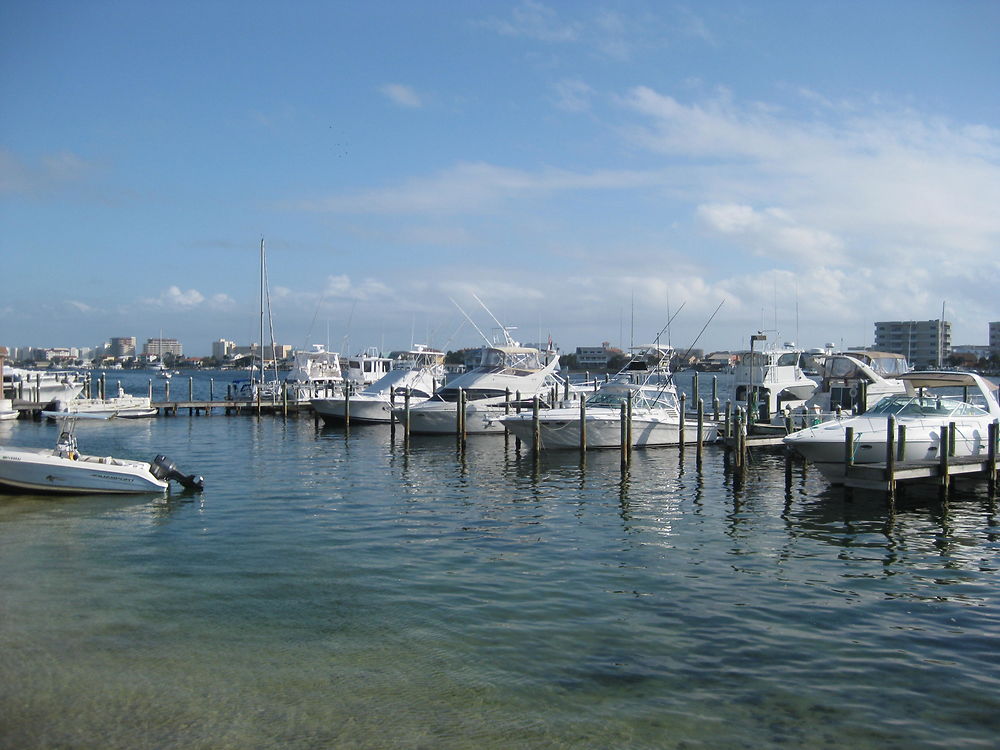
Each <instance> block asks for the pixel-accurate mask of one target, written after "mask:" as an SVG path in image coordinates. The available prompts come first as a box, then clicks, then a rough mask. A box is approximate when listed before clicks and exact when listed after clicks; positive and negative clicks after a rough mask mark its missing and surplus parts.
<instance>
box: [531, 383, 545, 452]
mask: <svg viewBox="0 0 1000 750" xmlns="http://www.w3.org/2000/svg"><path fill="white" fill-rule="evenodd" d="M538 412H539V409H538V394H537V393H536V394H535V398H534V399H533V401H532V403H531V450H533V451H534V452H535V456H537V455H538V450H539V448H541V446H542V432H541V424H540V423H539V414H538Z"/></svg>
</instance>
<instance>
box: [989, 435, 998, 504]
mask: <svg viewBox="0 0 1000 750" xmlns="http://www.w3.org/2000/svg"><path fill="white" fill-rule="evenodd" d="M997 433H1000V424H998V423H997V420H995V419H994V420H993V421H992V422H990V424H989V426H988V427H987V429H986V434H987V436H988V439H989V441H990V444H989V447H988V448H987V449H986V458H987V461H988V466H987V472H988V476H987V479H986V484H987V491H988V493H989V497H990V500H993V499H994V498H995V497H996V494H997V438H998V436H997Z"/></svg>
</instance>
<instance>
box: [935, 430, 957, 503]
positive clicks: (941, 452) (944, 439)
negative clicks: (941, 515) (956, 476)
mask: <svg viewBox="0 0 1000 750" xmlns="http://www.w3.org/2000/svg"><path fill="white" fill-rule="evenodd" d="M952 424H954V423H952ZM950 444H951V434H950V430H949V428H948V425H941V432H940V434H939V439H938V462H939V465H940V473H941V486H940V494H941V497H942V499H944V498H947V497H948V490H949V485H950V484H951V477H950V476H949V475H948V458H949V456H950V453H949V451H948V446H949V445H950Z"/></svg>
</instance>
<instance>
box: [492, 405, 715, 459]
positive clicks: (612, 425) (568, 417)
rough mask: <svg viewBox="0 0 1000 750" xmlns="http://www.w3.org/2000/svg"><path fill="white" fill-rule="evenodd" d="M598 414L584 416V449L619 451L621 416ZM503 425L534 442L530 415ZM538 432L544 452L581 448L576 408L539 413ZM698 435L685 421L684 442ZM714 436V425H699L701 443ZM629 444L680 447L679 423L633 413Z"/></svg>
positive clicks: (694, 426) (694, 424)
mask: <svg viewBox="0 0 1000 750" xmlns="http://www.w3.org/2000/svg"><path fill="white" fill-rule="evenodd" d="M594 411H595V412H596V410H594ZM601 412H603V413H594V412H591V413H588V414H587V417H586V426H587V448H588V449H589V448H620V447H621V444H622V440H621V433H622V430H621V428H622V424H621V415H620V413H618V412H616V411H614V410H601ZM502 424H504V425H506V426H507V428H508V429H509V430H510V433H511V434H512V435H514V436H515V437H517V438H520V439H521V441H522V442H525V443H530V442H531V441H532V440H533V439H534V423H533V418H532V415H531V414H518V415H516V416H511V417H507V418H505V419H504V420H503V422H502ZM538 429H539V439H540V442H541V447H542V448H543V449H552V450H569V449H573V450H579V448H580V412H579V410H577V409H555V410H552V411H549V412H545V413H544V414H539V417H538ZM697 434H698V423H697V422H690V421H685V423H684V440H685V442H694V441H695V436H696V435H697ZM717 437H718V427H717V425H716V424H715V423H714V422H710V423H703V424H702V432H701V439H702V441H703V442H714V441H715V440H716V438H717ZM631 442H632V445H633V446H635V447H636V448H654V447H658V446H665V445H679V444H680V423H679V422H678V421H677V420H676V419H665V418H662V417H658V416H653V415H641V414H640V415H635V414H633V417H632V441H631Z"/></svg>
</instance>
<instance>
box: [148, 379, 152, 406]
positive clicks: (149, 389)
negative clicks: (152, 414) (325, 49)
mask: <svg viewBox="0 0 1000 750" xmlns="http://www.w3.org/2000/svg"><path fill="white" fill-rule="evenodd" d="M148 393H149V400H150V401H152V400H153V379H152V378H149V388H148Z"/></svg>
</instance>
